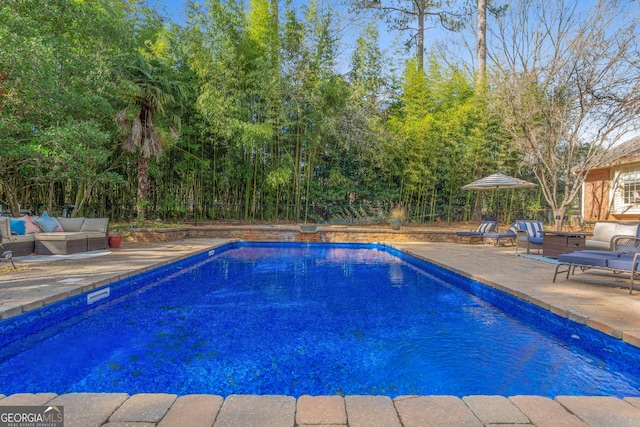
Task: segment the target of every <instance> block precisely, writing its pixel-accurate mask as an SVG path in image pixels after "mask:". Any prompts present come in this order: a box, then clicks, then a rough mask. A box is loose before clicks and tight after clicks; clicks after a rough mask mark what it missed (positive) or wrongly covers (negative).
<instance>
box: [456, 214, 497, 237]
mask: <svg viewBox="0 0 640 427" xmlns="http://www.w3.org/2000/svg"><path fill="white" fill-rule="evenodd" d="M497 223H498V221H497V220H496V219H495V218H486V219H483V220H482V223H481V224H480V226H479V227H478V228H477V229H476V230H471V231H456V236H458V237H459V238H460V241H462V240H464V239H466V238H467V237H468V238H469V243H472V242H473V240H474V239H475V240H482V239H483V236H484V234H485V233H489V232H491V231H493V229H494V228H496V224H497Z"/></svg>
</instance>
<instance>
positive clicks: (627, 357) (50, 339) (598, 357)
mask: <svg viewBox="0 0 640 427" xmlns="http://www.w3.org/2000/svg"><path fill="white" fill-rule="evenodd" d="M107 289H108V291H107ZM0 348H1V350H0V393H3V394H11V393H16V392H39V391H52V392H56V393H66V392H74V391H77V392H80V391H91V392H99V391H103V392H127V393H130V394H133V393H140V392H169V393H176V394H189V393H211V394H221V395H225V396H226V395H229V394H232V393H243V394H288V395H293V396H299V395H302V394H315V395H318V394H382V395H388V396H392V397H393V396H397V395H401V394H450V395H457V396H466V395H471V394H498V395H516V394H537V395H545V396H549V397H553V396H556V395H559V394H569V395H614V396H618V397H622V396H638V395H640V392H639V390H640V384H639V382H638V378H639V377H640V376H639V375H638V366H640V363H638V362H639V361H640V357H639V355H638V353H639V352H638V350H637V349H635V348H634V347H631V346H628V345H626V344H624V343H622V342H620V341H618V340H615V339H612V338H610V337H607V336H605V335H604V334H601V333H599V332H596V331H593V330H590V329H589V328H586V327H583V326H581V325H577V324H574V323H573V322H570V321H568V320H566V319H563V318H560V317H558V316H555V315H553V314H551V313H548V312H546V311H544V310H541V309H539V308H537V307H535V306H532V305H530V304H528V303H526V302H523V301H520V300H517V299H514V298H512V297H509V296H507V295H505V294H503V293H501V292H499V291H496V290H493V289H491V288H489V287H486V286H484V285H481V284H478V283H477V282H474V281H472V280H469V279H467V278H464V277H462V276H460V275H457V274H455V273H453V272H450V271H448V270H445V269H441V268H439V267H436V266H433V265H431V264H429V263H427V262H424V261H421V260H418V259H415V258H413V257H411V256H409V255H406V254H403V253H401V252H399V251H396V250H394V249H392V248H389V247H386V246H382V245H351V244H350V245H329V244H289V243H279V244H273V243H269V244H266V243H265V244H249V243H235V244H231V245H226V246H224V247H222V248H218V249H216V250H215V251H211V252H208V253H203V254H200V255H197V256H194V257H191V258H189V259H188V260H185V261H182V262H179V263H177V264H175V265H170V266H166V267H163V268H161V269H158V270H154V271H150V272H147V273H144V274H142V275H139V276H136V277H133V278H130V279H127V280H125V281H122V282H118V283H114V284H112V285H110V286H109V287H108V288H104V289H98V290H95V291H93V292H90V293H89V294H87V295H79V296H77V297H74V298H71V299H69V300H65V301H63V302H61V303H58V304H54V305H52V306H46V307H43V308H42V309H41V310H38V311H36V312H33V313H28V314H25V315H21V316H18V317H16V318H12V319H9V320H8V321H4V322H0Z"/></svg>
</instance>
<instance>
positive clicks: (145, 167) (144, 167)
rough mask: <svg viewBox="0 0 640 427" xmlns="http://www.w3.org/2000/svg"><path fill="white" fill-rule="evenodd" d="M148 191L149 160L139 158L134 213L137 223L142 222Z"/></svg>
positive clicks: (143, 157)
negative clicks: (136, 200)
mask: <svg viewBox="0 0 640 427" xmlns="http://www.w3.org/2000/svg"><path fill="white" fill-rule="evenodd" d="M148 189H149V158H148V157H145V156H140V159H138V203H137V204H136V213H137V215H138V221H142V220H144V217H145V215H144V211H145V205H146V201H147V190H148Z"/></svg>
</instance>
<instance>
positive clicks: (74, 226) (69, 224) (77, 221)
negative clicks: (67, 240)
mask: <svg viewBox="0 0 640 427" xmlns="http://www.w3.org/2000/svg"><path fill="white" fill-rule="evenodd" d="M58 222H60V225H61V226H62V228H63V229H64V231H80V229H81V228H82V224H83V223H84V218H82V217H81V218H64V217H60V218H58Z"/></svg>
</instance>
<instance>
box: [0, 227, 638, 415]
mask: <svg viewBox="0 0 640 427" xmlns="http://www.w3.org/2000/svg"><path fill="white" fill-rule="evenodd" d="M231 241H235V239H185V240H184V241H179V242H170V243H162V244H139V245H138V244H137V245H130V246H129V247H127V246H125V247H124V248H122V249H118V250H112V251H111V253H110V254H109V255H108V257H110V258H111V259H110V260H108V262H105V261H107V260H106V258H101V259H100V265H104V266H105V267H106V269H107V270H111V271H110V272H109V273H108V274H107V273H105V271H104V270H105V268H102V269H101V268H98V266H97V265H94V266H93V267H95V268H94V273H93V274H90V272H89V271H88V270H91V268H90V267H91V264H92V263H87V262H86V261H78V260H62V261H56V262H48V263H42V264H34V267H33V268H31V267H29V268H28V269H27V270H25V271H18V272H15V273H9V274H2V275H0V318H5V317H11V316H13V315H16V314H19V313H21V312H24V311H29V310H33V309H35V308H38V307H41V306H44V305H47V304H50V303H52V302H55V301H59V300H62V299H64V298H66V297H68V296H73V295H77V294H78V293H81V292H85V291H87V290H91V289H95V288H97V287H100V286H103V285H105V284H108V283H111V282H113V281H116V280H120V279H122V278H126V277H130V276H131V275H134V274H137V273H139V272H142V271H146V270H149V269H153V268H157V267H158V266H161V265H165V264H167V263H170V262H173V261H176V260H177V259H183V258H186V257H188V256H190V255H192V254H195V253H198V252H202V251H206V250H209V249H210V248H215V247H217V246H220V245H223V244H225V243H229V242H231ZM380 243H384V242H380ZM385 244H387V245H389V246H391V247H394V248H396V249H398V250H402V251H404V252H407V253H409V254H410V255H412V256H415V257H417V258H420V259H424V260H427V261H429V262H433V263H434V264H436V265H439V266H442V267H445V268H447V269H450V270H452V271H454V272H456V273H458V274H461V275H463V276H466V277H469V278H471V279H473V280H476V281H478V282H481V283H484V284H486V285H488V286H491V287H494V288H496V289H499V290H502V291H504V292H506V293H508V294H510V295H513V296H516V297H518V298H521V299H523V300H525V301H528V302H531V303H532V304H535V305H537V306H539V307H542V308H544V309H546V310H549V311H551V312H553V313H555V314H558V315H560V316H562V317H567V318H569V319H571V320H574V321H576V322H577V323H581V324H585V325H587V326H590V327H592V328H593V329H596V330H599V331H601V332H604V333H606V334H608V335H611V336H614V337H616V338H620V339H622V340H623V341H625V342H628V343H629V344H632V345H635V346H640V345H638V344H640V338H639V337H640V321H636V320H634V319H633V318H630V316H632V315H635V316H636V317H639V316H637V313H640V292H637V293H635V294H634V295H629V294H628V292H627V291H626V289H625V287H626V286H627V283H628V281H627V280H624V279H621V278H617V277H613V276H603V275H599V274H598V275H591V274H583V273H579V276H578V275H576V278H575V279H572V280H564V279H561V280H559V281H558V282H559V283H557V284H553V283H552V276H553V274H552V273H553V270H554V268H555V266H554V265H553V264H550V263H545V262H540V261H537V260H531V259H528V258H524V257H517V256H514V254H513V252H515V250H514V249H513V248H493V247H481V246H478V245H459V244H448V243H424V242H402V243H398V242H389V243H385ZM18 264H20V261H19V259H18ZM86 264H89V268H88V267H87V266H86ZM36 265H37V267H36ZM496 266H500V267H501V268H496ZM9 276H11V279H7V277H9ZM69 276H76V277H78V276H90V277H84V280H83V281H79V282H75V283H65V284H62V285H61V284H59V283H58V282H57V281H56V279H60V278H64V277H69ZM13 279H15V282H16V284H15V285H16V286H11V283H8V281H10V280H13ZM610 283H613V286H609V285H608V284H610ZM45 290H47V291H45ZM20 291H24V292H22V293H23V294H25V295H30V297H29V298H27V297H26V296H25V295H23V298H22V299H21V300H17V299H15V298H14V299H12V298H9V299H10V300H11V301H12V303H13V305H12V304H7V300H6V299H4V298H3V297H4V296H6V295H8V294H10V295H14V294H15V293H16V292H20ZM18 307H19V309H18ZM18 310H19V311H18ZM0 397H2V396H0ZM25 402H30V403H25ZM16 404H35V405H44V404H47V405H65V417H66V418H65V426H67V427H69V426H73V425H78V426H84V427H86V426H90V425H96V426H98V425H103V424H104V423H112V424H113V425H114V426H115V425H117V423H125V422H139V423H150V424H149V425H154V424H155V423H159V424H158V425H161V426H166V425H172V424H171V423H170V420H180V421H179V422H180V423H181V424H183V425H198V424H196V423H195V420H196V418H197V420H198V422H200V421H202V420H205V422H204V424H202V425H211V423H212V422H215V424H214V425H215V426H216V427H219V426H225V425H229V426H230V425H266V424H265V422H266V420H272V419H275V418H271V417H277V419H278V420H281V421H282V424H278V425H292V426H293V425H316V424H323V423H324V424H331V423H328V422H326V421H327V420H324V419H322V418H321V417H320V416H319V415H318V413H321V412H322V411H325V412H326V413H331V414H339V415H337V418H335V419H330V420H328V421H332V422H333V421H340V422H333V423H332V424H336V425H354V426H355V425H363V424H364V423H366V422H370V424H369V425H429V424H428V423H427V424H425V422H427V421H428V420H430V419H433V416H434V414H440V416H441V417H440V418H439V420H441V422H442V425H461V422H462V421H463V420H466V421H464V422H468V424H466V425H490V424H497V423H502V424H507V423H508V424H513V423H515V422H518V423H520V422H524V420H525V419H523V418H522V415H524V416H525V417H526V419H527V420H528V423H525V424H527V425H536V426H543V425H558V422H559V420H566V421H567V424H566V425H592V426H596V425H605V420H606V425H639V424H640V399H639V398H625V399H618V398H614V397H595V396H573V397H568V396H558V397H556V398H555V399H548V398H543V397H540V396H509V397H502V396H468V397H464V398H461V399H460V398H456V397H452V396H401V397H398V398H395V399H390V398H388V397H387V398H385V397H383V396H346V397H340V396H325V397H322V396H314V397H304V396H303V397H301V398H299V399H297V400H296V399H294V398H293V397H288V396H250V395H243V396H238V395H235V396H233V395H232V396H228V397H227V398H222V397H220V396H211V395H191V396H181V397H179V398H178V397H177V396H174V395H165V394H136V395H133V396H129V395H127V394H118V393H98V394H93V393H72V394H66V395H60V396H58V395H55V394H53V393H47V392H46V391H43V393H38V394H19V395H11V396H8V397H5V398H2V399H1V400H0V406H12V405H16ZM216 408H217V410H214V409H216ZM265 408H266V409H265ZM321 409H322V410H321ZM327 411H328V412H327ZM205 412H206V414H205ZM214 412H215V413H214ZM150 413H153V416H151V415H149V414H150ZM384 414H386V416H385V415H384ZM545 414H547V415H545ZM342 415H345V417H346V418H344V420H345V421H346V422H345V423H342V422H341V421H342V420H343V418H340V417H342ZM154 417H155V418H154ZM198 417H200V418H198ZM514 417H515V418H514ZM385 419H386V420H388V421H389V423H388V424H385V423H383V422H382V420H385ZM189 420H194V424H192V423H191V422H190V421H189ZM367 420H368V421H367ZM514 420H515V421H514ZM185 423H186V424H185ZM207 423H208V424H207ZM361 423H362V424H361ZM267 424H268V423H267ZM173 425H175V424H173Z"/></svg>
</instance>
